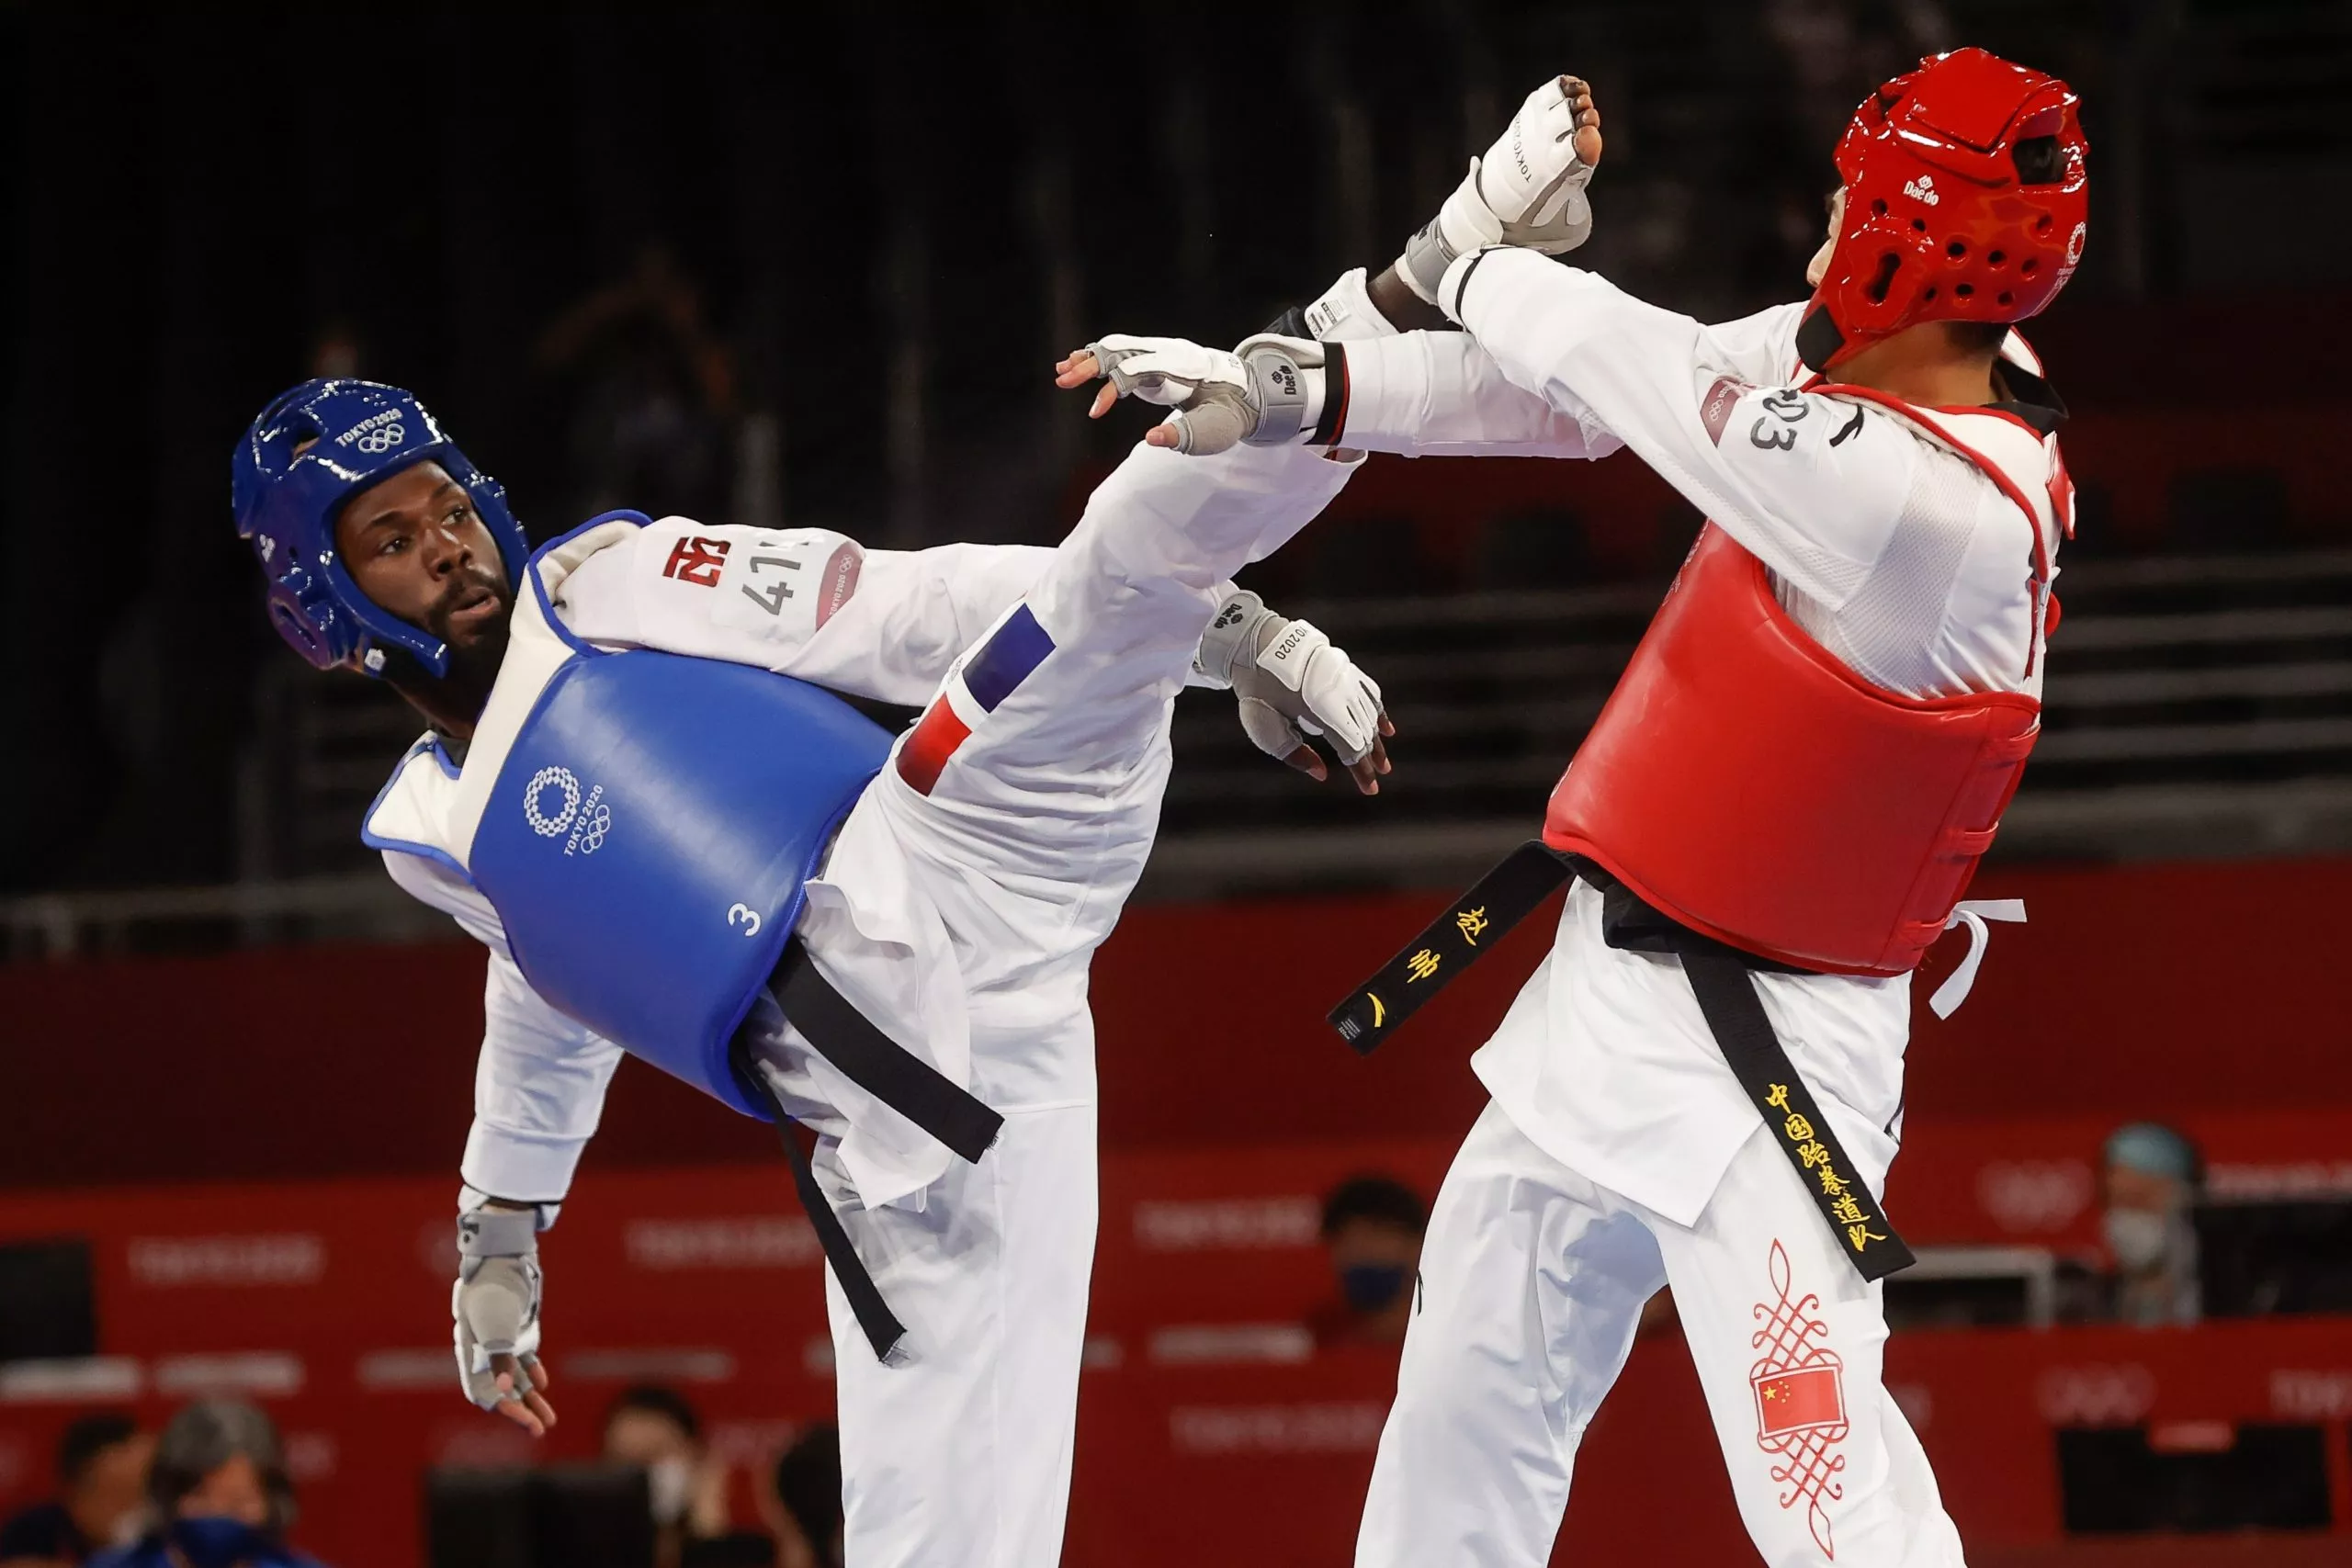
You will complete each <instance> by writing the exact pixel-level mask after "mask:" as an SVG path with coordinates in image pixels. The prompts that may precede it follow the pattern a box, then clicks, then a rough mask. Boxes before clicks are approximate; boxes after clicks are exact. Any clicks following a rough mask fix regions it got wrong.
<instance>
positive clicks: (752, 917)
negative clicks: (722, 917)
mask: <svg viewBox="0 0 2352 1568" xmlns="http://www.w3.org/2000/svg"><path fill="white" fill-rule="evenodd" d="M727 923H728V924H729V925H730V926H741V927H742V928H743V934H744V935H745V936H757V935H759V934H760V912H759V911H758V910H757V909H754V908H752V907H751V906H750V905H749V904H735V905H731V906H729V908H728V910H727Z"/></svg>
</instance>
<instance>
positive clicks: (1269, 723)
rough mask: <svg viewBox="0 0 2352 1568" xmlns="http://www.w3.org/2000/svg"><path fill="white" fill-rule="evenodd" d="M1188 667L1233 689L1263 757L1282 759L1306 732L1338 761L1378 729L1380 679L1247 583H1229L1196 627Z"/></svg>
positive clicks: (1350, 758)
mask: <svg viewBox="0 0 2352 1568" xmlns="http://www.w3.org/2000/svg"><path fill="white" fill-rule="evenodd" d="M1193 670H1194V671H1196V672H1197V673H1198V674H1199V675H1201V676H1202V677H1203V678H1204V679H1205V680H1207V681H1210V682H1214V683H1216V684H1220V685H1227V686H1230V687H1231V688H1232V689H1233V694H1234V695H1235V696H1236V697H1238V698H1239V699H1240V703H1241V728H1242V729H1243V731H1244V732H1245V733H1247V734H1248V735H1249V737H1250V741H1251V742H1252V743H1253V744H1254V745H1256V747H1257V748H1258V750H1261V751H1263V752H1264V753H1266V755H1268V756H1269V757H1279V758H1281V759H1282V760H1283V761H1290V759H1291V757H1292V755H1293V754H1294V753H1295V752H1296V751H1297V750H1298V749H1299V748H1300V747H1302V746H1304V745H1306V738H1305V736H1306V735H1324V736H1329V738H1330V741H1331V746H1332V749H1333V750H1336V751H1337V752H1339V754H1340V761H1342V762H1348V763H1354V762H1360V761H1363V759H1364V758H1365V757H1366V756H1367V755H1369V754H1370V753H1371V751H1372V747H1373V742H1374V740H1375V739H1377V738H1378V737H1379V734H1380V717H1381V705H1380V687H1379V686H1378V685H1377V684H1376V683H1375V682H1374V681H1373V679H1372V677H1371V676H1369V675H1367V674H1365V673H1364V672H1363V671H1361V670H1359V669H1357V668H1356V665H1355V660H1351V659H1350V658H1349V657H1348V656H1347V652H1346V650H1345V649H1341V648H1340V647H1339V646H1338V645H1337V644H1336V643H1334V642H1332V640H1331V639H1330V638H1329V637H1325V636H1324V635H1323V634H1322V633H1321V632H1319V631H1317V630H1316V629H1315V627H1314V626H1312V625H1310V624H1309V623H1307V622H1306V621H1294V620H1288V619H1285V618H1284V617H1283V616H1282V615H1277V614H1276V613H1275V612H1273V611H1272V610H1269V609H1267V608H1266V604H1265V601H1264V600H1262V599H1261V598H1259V597H1258V596H1257V595H1256V594H1255V593H1252V592H1250V591H1249V590H1248V589H1246V588H1238V589H1236V590H1234V592H1233V593H1232V594H1231V596H1229V597H1228V598H1227V600H1226V602H1225V604H1223V605H1222V606H1220V607H1219V608H1218V610H1217V613H1216V617H1215V618H1214V619H1212V620H1211V621H1210V622H1209V629H1208V630H1207V631H1205V632H1204V633H1202V634H1201V648H1200V651H1199V652H1198V653H1197V654H1195V655H1194V656H1193ZM1301 731H1304V732H1305V734H1304V735H1302V733H1301Z"/></svg>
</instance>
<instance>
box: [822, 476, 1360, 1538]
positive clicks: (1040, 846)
mask: <svg viewBox="0 0 2352 1568" xmlns="http://www.w3.org/2000/svg"><path fill="white" fill-rule="evenodd" d="M1349 467H1350V465H1344V464H1339V463H1332V462H1327V461H1324V460H1322V459H1321V458H1320V457H1317V455H1315V454H1312V453H1308V452H1305V451H1303V450H1300V449H1295V448H1293V449H1288V450H1280V451H1277V450H1272V449H1259V448H1244V449H1241V450H1239V451H1237V452H1234V453H1228V454H1224V455H1222V456H1221V457H1216V458H1191V457H1179V456H1177V455H1176V454H1174V453H1172V452H1164V451H1159V450H1157V449H1151V448H1139V449H1138V450H1137V451H1136V453H1134V454H1133V455H1131V456H1130V457H1128V459H1127V460H1126V462H1125V464H1124V465H1123V466H1122V467H1121V468H1120V469H1119V470H1118V471H1117V472H1116V473H1114V475H1113V476H1112V477H1111V478H1110V479H1106V480H1105V481H1104V482H1103V485H1102V486H1101V487H1100V488H1099V489H1098V490H1097V491H1095V493H1094V496H1093V498H1092V499H1091V501H1090V502H1089V504H1088V507H1087V510H1086V513H1085V516H1084V517H1083V518H1082V519H1081V520H1080V523H1079V525H1078V526H1077V527H1076V528H1075V529H1074V530H1073V531H1072V532H1071V534H1070V535H1069V537H1068V538H1067V539H1066V540H1064V541H1063V543H1062V544H1061V545H1060V547H1058V548H1057V551H1056V554H1055V558H1054V559H1053V561H1052V563H1051V565H1050V566H1049V567H1048V568H1047V570H1046V576H1045V578H1044V579H1043V580H1042V581H1040V582H1039V583H1038V585H1037V586H1036V588H1035V589H1034V590H1033V591H1032V592H1031V593H1030V595H1029V597H1028V598H1027V600H1026V601H1024V604H1025V605H1026V607H1027V609H1028V611H1029V612H1030V613H1031V614H1032V615H1034V616H1035V619H1036V621H1037V623H1038V625H1039V626H1042V627H1043V628H1044V629H1045V631H1046V634H1047V635H1048V636H1049V637H1051V639H1052V642H1053V651H1052V652H1050V653H1049V654H1047V655H1046V657H1045V659H1044V660H1043V661H1042V662H1041V663H1038V664H1037V665H1036V666H1035V668H1034V669H1032V670H1030V671H1028V672H1027V673H1026V674H1025V675H1024V676H1023V678H1022V679H1021V680H1020V682H1019V683H1018V684H1017V685H1015V686H1014V687H1013V688H1012V691H1011V692H1010V693H1009V694H1005V695H1003V696H1002V698H1001V701H999V702H998V703H997V704H996V705H995V706H994V707H993V709H991V710H987V711H982V710H981V709H980V708H979V707H978V705H977V704H975V703H974V702H973V701H972V700H971V694H970V691H969V688H968V686H959V685H958V682H961V681H962V678H963V677H962V672H961V671H960V670H959V671H958V673H956V674H954V675H951V676H950V677H949V680H948V686H949V688H951V694H952V695H954V696H955V697H956V699H957V700H958V704H959V711H962V712H964V713H966V714H967V715H968V716H970V717H971V719H972V720H973V722H972V723H971V727H970V733H969V735H968V736H967V738H966V739H963V740H962V741H961V742H960V744H958V745H957V747H956V750H955V752H954V754H953V756H952V757H951V759H950V760H949V761H948V762H947V764H946V766H945V767H944V769H942V770H941V771H940V773H939V774H938V777H937V780H936V782H935V783H934V784H933V785H932V787H931V789H930V791H929V793H928V794H924V793H920V792H919V791H918V790H917V789H916V788H915V787H914V786H913V785H911V784H910V783H909V782H908V781H907V779H905V778H904V777H902V776H901V775H900V773H899V771H898V769H897V768H896V767H895V766H886V767H885V768H884V770H883V772H882V774H881V776H880V778H879V779H877V780H876V783H875V784H874V785H873V786H872V789H873V790H874V791H876V792H879V793H878V809H879V810H881V811H882V812H883V813H884V814H885V816H886V818H887V819H888V822H889V824H890V830H891V834H892V837H893V839H894V840H895V841H896V842H897V844H898V845H899V848H900V849H901V850H902V851H903V852H904V853H905V855H906V857H907V859H908V861H909V863H910V870H911V874H912V876H913V879H914V882H915V885H916V886H917V887H919V888H920V889H921V891H922V894H923V895H924V896H926V897H930V898H931V900H932V901H933V903H934V904H935V905H936V907H937V908H938V910H939V912H940V915H941V917H942V919H943V920H944V924H945V926H946V928H947V931H948V932H949V934H950V936H951V938H952V940H953V942H954V945H955V953H956V964H957V966H958V968H959V969H960V970H961V972H962V977H963V980H964V984H965V987H966V994H967V1000H968V1008H969V1014H970V1019H971V1027H972V1082H971V1088H972V1091H973V1093H975V1094H976V1095H978V1097H979V1098H980V1099H981V1100H984V1101H985V1102H987V1103H988V1104H989V1105H990V1106H992V1107H993V1108H994V1109H996V1110H997V1111H1000V1112H1001V1113H1002V1114H1003V1116H1004V1121H1005V1124H1004V1129H1003V1132H1002V1134H1001V1135H1000V1137H999V1139H998V1141H997V1143H996V1145H994V1146H993V1147H992V1148H990V1149H989V1152H988V1153H987V1155H986V1156H984V1157H982V1158H981V1159H980V1160H979V1161H978V1162H977V1163H975V1164H971V1165H966V1164H964V1163H962V1162H961V1161H958V1162H956V1163H955V1164H954V1165H953V1166H952V1167H951V1168H949V1170H948V1172H947V1174H946V1175H945V1176H944V1178H942V1179H940V1180H938V1181H936V1182H934V1183H933V1185H932V1186H931V1187H929V1188H927V1189H925V1190H924V1191H923V1192H922V1201H921V1203H920V1205H913V1204H906V1203H894V1204H891V1205H888V1206H884V1207H878V1208H858V1207H854V1206H853V1207H844V1208H843V1210H842V1223H843V1224H844V1225H845V1226H846V1227H847V1229H848V1231H849V1235H850V1238H851V1240H852V1242H853V1244H854V1246H855V1247H856V1249H857V1252H858V1255H859V1257H860V1258H861V1259H862V1260H863V1261H864V1262H865V1265H866V1267H867V1269H869V1270H870V1271H871V1272H872V1274H873V1276H874V1280H875V1283H876V1285H877V1286H878V1287H879V1288H880V1290H881V1292H882V1297H883V1300H884V1301H885V1302H887V1303H888V1305H889V1307H890V1309H891V1311H892V1312H893V1313H894V1314H897V1316H898V1317H899V1320H900V1321H901V1322H902V1323H903V1324H904V1325H906V1330H907V1332H906V1337H905V1339H904V1341H903V1343H902V1348H901V1353H900V1354H899V1355H897V1356H894V1357H893V1358H892V1359H891V1361H890V1362H889V1363H888V1364H885V1363H883V1362H881V1361H878V1360H877V1359H876V1357H875V1354H874V1351H873V1348H872V1347H871V1346H870V1345H869V1344H868V1343H867V1341H866V1338H865V1334H864V1332H863V1331H862V1330H861V1329H860V1328H859V1326H858V1324H857V1320H856V1318H855V1317H854V1315H853V1314H852V1313H851V1311H850V1308H849V1303H848V1301H847V1299H846V1298H845V1297H844V1296H843V1295H842V1292H841V1289H840V1286H839V1284H838V1282H837V1281H835V1280H833V1278H832V1276H831V1271H830V1269H829V1270H828V1272H827V1292H826V1294H827V1303H828V1306H829V1309H830V1317H831V1328H832V1340H833V1348H834V1367H835V1376H836V1378H837V1380H838V1388H839V1396H840V1421H841V1433H842V1472H843V1503H844V1506H845V1508H846V1513H847V1520H846V1529H845V1542H846V1547H847V1553H848V1562H849V1568H1051V1565H1052V1564H1054V1563H1056V1562H1058V1561H1059V1560H1060V1557H1061V1544H1062V1530H1063V1523H1064V1515H1065V1513H1066V1511H1067V1508H1068V1505H1069V1476H1070V1458H1071V1447H1072V1442H1073V1438H1074V1434H1075V1430H1076V1425H1077V1405H1078V1379H1079V1363H1080V1355H1081V1352H1082V1349H1083V1345H1084V1337H1085V1326H1086V1302H1087V1282H1088V1276H1089V1273H1090V1271H1091V1267H1092V1262H1093V1252H1094V1232H1095V1216H1096V1191H1095V1100H1094V1065H1093V1026H1092V1021H1091V1018H1090V1017H1089V1015H1088V1012H1087V1009H1086V968H1087V964H1088V963H1089V961H1090V959H1091V956H1092V954H1093V951H1094V949H1095V947H1096V946H1097V945H1098V944H1099V943H1100V942H1102V941H1103V938H1104V937H1105V936H1107V935H1109V934H1110V931H1111V928H1112V926H1113V924H1114V922H1115V921H1116V919H1117V918H1118V914H1119V911H1120V908H1121V907H1122V906H1123V905H1124V904H1125V901H1126V898H1127V896H1128V894H1129V893H1130V892H1132V891H1133V890H1134V887H1135V885H1136V878H1137V877H1138V876H1139V875H1140V874H1141V873H1142V871H1143V866H1144V862H1145V859H1146V857H1147V856H1148V853H1149V852H1150V849H1151V842H1152V838H1153V836H1154V834H1155V833H1156V832H1157V830H1158V829H1159V804H1160V795H1161V793H1162V791H1163V789H1164V788H1165V786H1166V784H1167V779H1168V768H1169V759H1170V753H1169V721H1170V712H1171V709H1172V705H1173V703H1174V698H1175V694H1176V693H1177V691H1178V690H1179V689H1181V688H1182V685H1183V684H1184V681H1185V676H1186V674H1187V672H1188V671H1189V670H1190V668H1191V665H1192V660H1193V654H1194V652H1195V651H1196V649H1197V648H1198V646H1199V643H1200V639H1201V635H1202V633H1203V632H1204V630H1206V629H1207V626H1208V623H1209V618H1210V617H1211V616H1212V615H1215V614H1216V610H1217V608H1218V605H1219V604H1220V602H1221V599H1222V594H1223V586H1224V582H1225V580H1227V579H1228V578H1230V577H1231V576H1232V574H1233V573H1234V572H1235V571H1237V570H1239V569H1240V568H1241V567H1242V566H1243V565H1245V564H1247V563H1248V562H1250V561H1251V560H1254V559H1257V558H1260V557H1261V556H1263V555H1265V554H1268V553H1270V552H1271V551H1272V550H1273V549H1274V548H1276V547H1279V546H1280V545H1281V544H1282V543H1283V541H1284V540H1285V539H1287V538H1288V537H1289V536H1291V535H1292V534H1294V533H1295V532H1296V531H1297V530H1298V529H1299V528H1300V527H1301V526H1303V525H1305V524H1306V521H1307V520H1308V519H1309V518H1311V517H1313V516H1314V515H1315V513H1317V512H1318V511H1320V510H1321V509H1322V507H1323V506H1324V504H1325V503H1326V502H1329V499H1330V497H1331V496H1332V495H1333V494H1335V493H1336V492H1337V491H1338V490H1339V489H1340V485H1341V484H1343V483H1344V482H1345V479H1346V477H1347V471H1348V468H1349ZM987 643H988V639H987V638H986V637H983V638H982V639H981V641H980V643H978V644H977V645H976V648H985V647H986V646H987ZM903 744H904V742H903V741H902V745H903ZM868 799H869V801H870V802H871V801H874V800H876V796H875V795H869V797H868ZM827 1153H828V1151H827V1147H826V1141H824V1140H820V1146H819V1151H818V1156H817V1163H818V1167H819V1170H820V1179H823V1180H826V1181H827V1182H828V1183H829V1184H835V1185H837V1184H838V1183H839V1181H840V1179H841V1175H840V1170H839V1167H838V1163H837V1162H831V1161H829V1160H828V1158H827Z"/></svg>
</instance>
